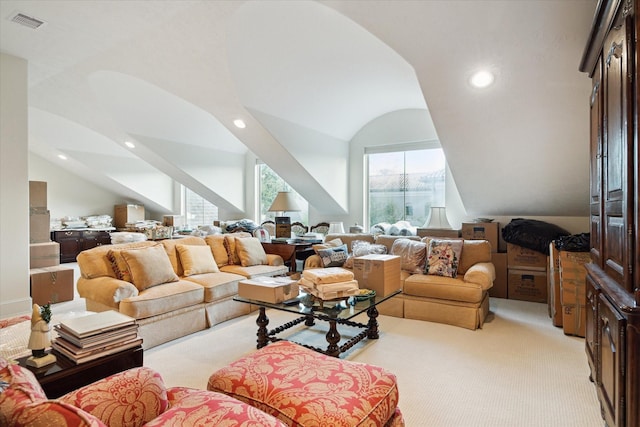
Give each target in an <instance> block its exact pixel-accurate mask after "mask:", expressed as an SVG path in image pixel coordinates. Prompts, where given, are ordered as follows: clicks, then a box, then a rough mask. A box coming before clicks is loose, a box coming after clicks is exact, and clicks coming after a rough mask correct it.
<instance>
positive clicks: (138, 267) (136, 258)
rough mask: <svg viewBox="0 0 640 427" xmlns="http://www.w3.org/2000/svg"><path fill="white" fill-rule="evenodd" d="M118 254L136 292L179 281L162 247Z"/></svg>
mask: <svg viewBox="0 0 640 427" xmlns="http://www.w3.org/2000/svg"><path fill="white" fill-rule="evenodd" d="M120 254H121V255H122V258H123V259H124V262H125V263H126V264H127V268H128V271H129V272H130V274H131V283H133V284H134V286H135V287H136V288H138V290H141V291H144V290H145V289H147V288H150V287H152V286H156V285H161V284H163V283H168V282H176V281H178V280H179V278H178V276H177V275H176V273H175V272H174V271H173V267H171V261H170V260H169V255H167V253H166V252H165V250H164V248H163V247H162V245H158V246H150V247H147V248H142V249H130V250H122V251H120Z"/></svg>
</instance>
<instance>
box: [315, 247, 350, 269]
mask: <svg viewBox="0 0 640 427" xmlns="http://www.w3.org/2000/svg"><path fill="white" fill-rule="evenodd" d="M318 255H319V256H320V258H321V259H322V265H324V266H325V268H326V267H342V265H343V264H344V262H345V261H346V260H347V257H348V255H349V253H348V251H347V245H342V246H338V247H335V248H327V249H320V250H319V251H318Z"/></svg>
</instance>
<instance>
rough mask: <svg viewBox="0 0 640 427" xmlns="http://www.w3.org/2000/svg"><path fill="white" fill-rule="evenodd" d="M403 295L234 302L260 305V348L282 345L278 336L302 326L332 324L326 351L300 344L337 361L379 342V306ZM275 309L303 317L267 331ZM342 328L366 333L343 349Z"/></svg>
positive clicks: (245, 299)
mask: <svg viewBox="0 0 640 427" xmlns="http://www.w3.org/2000/svg"><path fill="white" fill-rule="evenodd" d="M400 292H401V291H400V290H397V291H395V292H393V293H391V294H389V295H386V296H384V297H380V296H373V297H370V298H367V299H361V298H356V297H348V298H346V297H345V298H341V299H336V300H329V301H320V300H317V299H315V301H313V302H312V301H311V296H310V295H308V294H305V293H304V292H301V293H300V296H299V299H300V301H293V302H284V303H276V304H274V303H270V302H264V301H257V300H252V299H248V298H243V297H239V296H236V297H234V298H233V299H234V300H235V301H239V302H243V303H246V304H253V305H257V306H258V307H260V308H259V313H258V319H257V320H256V324H257V325H258V334H257V335H258V344H257V348H262V347H264V346H266V345H267V344H268V343H269V342H275V341H280V340H282V339H284V338H278V337H276V335H278V334H279V333H281V332H283V331H286V330H287V329H290V328H292V327H294V326H296V325H298V324H300V323H302V322H304V325H305V326H313V325H315V323H316V320H319V321H323V322H328V323H329V331H328V332H327V335H326V338H327V343H328V344H329V345H328V346H327V348H326V349H321V348H318V347H314V346H311V345H307V344H304V343H298V344H300V345H302V346H304V347H307V348H310V349H312V350H315V351H317V352H320V353H323V354H327V355H329V356H333V357H339V356H340V354H341V353H344V352H345V351H347V350H349V349H350V348H351V347H353V346H354V345H356V344H357V343H359V342H360V341H362V340H363V339H365V338H368V339H378V338H379V337H380V335H379V333H378V321H377V317H378V310H377V309H376V306H377V305H378V304H380V303H383V302H384V301H386V300H388V299H390V298H393V297H394V296H396V295H398V294H399V293H400ZM267 308H272V309H275V310H280V311H286V312H289V313H292V314H297V315H299V317H298V318H296V319H295V320H292V321H290V322H287V323H285V324H283V325H281V326H278V327H276V328H274V329H271V330H269V329H267V326H268V325H269V318H268V317H267V315H266V309H267ZM365 312H366V313H367V316H368V317H369V321H368V322H367V323H366V324H365V323H360V322H355V321H352V320H351V319H353V318H354V317H356V316H358V315H360V314H362V313H365ZM338 325H348V326H351V327H355V328H361V329H363V331H362V332H360V333H359V334H358V335H356V336H354V337H353V338H351V339H349V340H348V341H346V342H345V343H343V344H342V345H340V339H341V336H340V333H339V332H338Z"/></svg>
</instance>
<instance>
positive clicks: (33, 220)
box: [29, 181, 74, 305]
mask: <svg viewBox="0 0 640 427" xmlns="http://www.w3.org/2000/svg"><path fill="white" fill-rule="evenodd" d="M29 216H30V218H29V220H30V221H29V225H30V226H29V242H30V244H29V269H30V270H29V275H30V289H31V298H32V299H33V302H34V303H36V304H40V305H44V304H47V303H57V302H62V301H71V300H73V283H74V278H73V274H74V270H73V268H71V267H64V266H60V244H59V243H58V242H52V241H51V234H50V232H49V228H50V225H49V224H50V214H49V210H48V208H47V183H46V182H43V181H29Z"/></svg>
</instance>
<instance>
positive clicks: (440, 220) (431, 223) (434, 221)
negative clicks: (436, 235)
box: [422, 206, 451, 230]
mask: <svg viewBox="0 0 640 427" xmlns="http://www.w3.org/2000/svg"><path fill="white" fill-rule="evenodd" d="M422 228H437V229H445V230H451V225H450V224H449V221H448V220H447V212H446V208H445V207H444V206H432V207H431V214H430V215H429V219H428V220H427V222H426V223H425V224H424V225H423V226H422Z"/></svg>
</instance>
